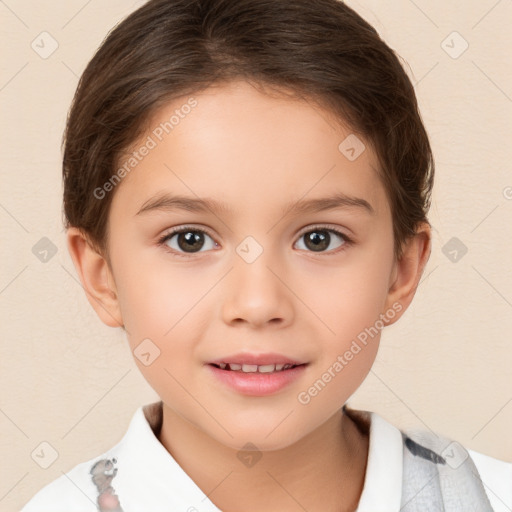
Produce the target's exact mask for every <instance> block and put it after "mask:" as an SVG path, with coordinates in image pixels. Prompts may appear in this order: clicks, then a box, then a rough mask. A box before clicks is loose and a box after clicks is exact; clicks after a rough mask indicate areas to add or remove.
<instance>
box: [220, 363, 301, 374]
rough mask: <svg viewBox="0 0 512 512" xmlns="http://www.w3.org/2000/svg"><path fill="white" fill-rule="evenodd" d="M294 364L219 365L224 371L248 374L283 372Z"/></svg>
mask: <svg viewBox="0 0 512 512" xmlns="http://www.w3.org/2000/svg"><path fill="white" fill-rule="evenodd" d="M292 366H294V365H292V364H264V365H257V364H236V363H219V367H220V368H222V369H223V370H225V369H228V370H235V371H236V370H241V371H242V372H246V373H254V372H259V373H270V372H274V371H278V372H279V371H281V370H287V369H288V368H291V367H292Z"/></svg>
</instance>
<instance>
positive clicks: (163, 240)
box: [157, 225, 353, 258]
mask: <svg viewBox="0 0 512 512" xmlns="http://www.w3.org/2000/svg"><path fill="white" fill-rule="evenodd" d="M315 230H318V231H329V232H331V233H335V234H336V235H338V236H339V237H340V238H341V239H342V240H343V241H344V243H343V245H341V247H338V248H337V249H334V250H332V251H320V252H319V253H318V254H329V255H332V254H338V253H339V252H341V251H343V250H345V248H346V247H347V246H348V245H350V244H352V243H353V240H352V239H351V238H349V237H348V236H347V235H346V234H345V233H342V232H341V231H339V230H338V229H336V228H333V227H329V226H322V225H318V226H311V227H308V229H306V230H304V231H302V232H301V233H300V234H299V236H298V239H300V238H301V237H303V236H304V235H305V234H306V233H310V232H311V231H315ZM188 231H192V232H196V233H204V234H205V235H208V236H209V237H210V238H212V240H214V237H213V235H212V234H211V233H210V232H209V231H207V230H205V229H201V228H197V227H194V226H182V227H179V228H175V229H173V230H172V231H169V232H168V233H166V234H165V235H163V236H162V237H160V238H159V239H158V241H157V244H158V246H161V247H162V248H163V249H164V250H165V251H167V252H169V253H171V254H174V255H177V256H179V257H182V258H191V257H193V256H194V255H195V254H199V253H189V254H187V253H182V252H178V251H175V250H174V249H171V248H170V247H169V246H168V245H167V244H166V242H167V241H168V240H170V239H171V238H172V237H173V236H174V235H176V234H179V233H187V232H188ZM215 243H217V242H215ZM307 252H311V253H313V254H315V252H314V251H307Z"/></svg>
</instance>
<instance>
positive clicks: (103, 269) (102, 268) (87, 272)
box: [67, 227, 123, 327]
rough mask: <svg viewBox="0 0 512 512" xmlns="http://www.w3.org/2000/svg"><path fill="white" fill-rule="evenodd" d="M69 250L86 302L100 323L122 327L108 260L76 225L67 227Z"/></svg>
mask: <svg viewBox="0 0 512 512" xmlns="http://www.w3.org/2000/svg"><path fill="white" fill-rule="evenodd" d="M67 243H68V250H69V253H70V255H71V258H72V260H73V263H74V265H75V268H76V271H77V273H78V277H79V278H80V282H81V283H82V287H83V289H84V291H85V294H86V296H87V299H88V300H89V303H90V304H91V306H92V307H93V308H94V310H95V311H96V313H97V315H98V316H99V317H100V319H101V320H102V322H103V323H104V324H106V325H108V326H110V327H123V319H122V317H121V310H120V308H119V301H118V298H117V290H116V286H115V282H114V277H113V274H112V271H111V269H110V265H109V263H108V261H107V260H106V259H105V257H104V256H102V255H101V254H100V253H99V252H98V251H97V250H96V249H95V248H93V247H92V245H91V244H90V242H89V240H88V238H87V237H86V235H85V234H84V233H83V232H82V231H81V230H80V229H78V228H74V227H71V228H68V230H67Z"/></svg>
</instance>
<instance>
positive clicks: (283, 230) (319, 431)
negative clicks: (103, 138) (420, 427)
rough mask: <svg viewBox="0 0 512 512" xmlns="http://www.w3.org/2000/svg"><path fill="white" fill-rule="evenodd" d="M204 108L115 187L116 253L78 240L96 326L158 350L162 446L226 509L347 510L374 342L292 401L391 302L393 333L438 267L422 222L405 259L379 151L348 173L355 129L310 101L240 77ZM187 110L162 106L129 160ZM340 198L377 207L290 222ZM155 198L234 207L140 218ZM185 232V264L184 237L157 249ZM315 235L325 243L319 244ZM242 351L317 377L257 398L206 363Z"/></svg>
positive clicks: (355, 493)
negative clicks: (431, 262)
mask: <svg viewBox="0 0 512 512" xmlns="http://www.w3.org/2000/svg"><path fill="white" fill-rule="evenodd" d="M194 98H195V100H196V101H197V106H196V107H195V108H194V109H192V110H191V111H190V113H188V114H187V115H186V116H184V117H183V119H180V122H179V124H177V125H176V126H175V127H174V128H173V130H172V131H170V133H169V134H166V135H165V136H164V137H163V138H162V140H161V141H158V140H157V139H155V140H156V141H157V142H158V143H157V145H156V147H154V148H153V149H151V150H150V151H149V152H148V154H147V155H146V156H145V157H144V158H143V159H142V161H141V162H140V163H138V165H137V166H136V167H135V168H134V169H133V170H132V171H131V172H130V173H129V174H128V175H127V176H126V177H124V178H123V180H122V182H121V183H120V184H119V185H118V186H117V188H116V189H115V191H114V197H113V202H112V205H111V210H110V214H109V224H108V236H109V243H108V254H105V255H102V254H99V253H98V252H96V251H95V250H94V249H93V247H92V244H89V243H88V242H87V237H86V236H84V235H83V234H82V233H81V232H80V231H79V230H78V229H76V228H69V230H68V247H69V250H70V254H71V256H72V258H73V261H74V264H75V266H76V269H77V271H78V274H79V277H80V279H81V282H82V284H83V286H84V288H85V290H86V292H87V297H88V299H89V302H90V303H91V305H92V307H93V308H94V309H95V311H96V313H97V314H98V316H99V317H100V319H101V320H102V321H103V322H104V323H105V324H107V325H109V326H112V327H119V326H124V329H125V330H126V334H127V338H128V341H129V344H130V348H131V350H132V351H133V350H135V349H136V348H137V346H138V345H139V344H140V343H141V342H142V341H143V340H145V339H148V338H149V339H150V340H151V342H152V343H154V344H155V345H156V346H157V347H158V348H159V350H160V356H159V357H158V358H157V359H155V360H154V362H152V364H150V365H148V366H145V365H144V364H142V363H141V362H140V361H139V360H138V359H137V358H135V359H134V360H135V363H136V364H137V366H138V367H139V369H140V371H141V372H142V374H143V375H144V377H145V378H146V380H147V381H148V383H149V384H150V385H151V386H152V387H153V389H155V391H156V392H157V393H158V395H159V396H160V397H161V399H162V400H163V404H164V405H163V407H164V409H163V412H164V415H163V426H162V431H161V433H160V435H159V439H160V441H161V443H162V444H163V446H164V447H165V448H166V449H167V450H168V451H169V452H170V453H171V454H172V456H173V457H174V458H175V459H176V460H177V462H178V463H179V464H180V465H181V466H182V468H183V469H184V470H185V471H186V472H187V473H188V475H189V476H190V477H191V478H192V479H193V480H194V481H195V482H196V484H197V485H198V486H199V487H200V488H201V489H202V491H203V492H204V493H205V494H207V495H208V497H209V499H210V500H211V501H212V502H213V503H215V505H216V506H217V507H218V508H220V509H221V510H223V511H224V512H261V511H262V510H265V511H266V512H272V511H276V512H277V511H279V512H283V511H285V512H288V511H289V512H295V511H303V510H304V509H306V510H308V511H309V512H315V511H320V510H321V511H322V512H326V511H332V512H334V511H336V512H340V511H354V510H355V509H356V507H357V504H358V502H359V498H360V495H361V492H362V489H363V484H364V477H365V470H366V462H367V458H368V438H367V437H366V436H364V435H362V434H361V433H360V432H359V431H358V429H357V428H356V426H355V424H354V423H353V422H352V420H351V419H350V418H348V417H347V416H345V415H344V414H343V413H342V411H341V407H342V405H343V404H344V403H345V402H346V401H347V400H348V398H349V397H350V396H351V395H352V394H353V393H354V392H355V391H356V390H357V388H358V387H359V386H360V385H361V383H362V382H363V381H364V379H365V378H366V376H367V374H368V372H369V371H370V369H371V367H372V365H373V362H374V360H375V357H376V355H377V350H378V345H379V341H380V333H379V335H377V336H374V337H373V338H370V339H369V342H368V343H367V345H366V346H365V347H364V348H363V349H362V350H361V351H360V352H359V353H358V354H357V355H355V356H354V358H353V359H352V360H351V361H350V362H349V363H348V364H347V365H346V366H345V367H344V368H343V370H342V371H340V372H339V373H337V374H336V376H335V377H334V378H333V379H332V380H331V381H330V382H329V383H328V384H327V385H326V386H325V388H324V389H322V391H321V392H320V393H318V394H317V395H316V396H315V397H312V398H311V400H310V401H309V403H307V404H303V403H300V402H299V400H298V395H299V393H300V392H303V391H305V390H308V388H310V386H311V385H312V384H313V383H314V382H315V381H317V380H318V379H320V378H321V376H322V374H323V373H324V372H325V371H326V369H327V368H329V367H331V366H332V365H333V363H334V362H335V361H336V360H337V357H338V355H342V354H344V353H345V351H346V350H347V349H348V348H349V347H350V346H351V343H352V342H353V340H355V339H356V337H357V335H358V334H359V333H361V332H362V331H364V329H365V328H368V327H370V326H374V325H375V324H376V321H377V320H378V319H379V318H381V316H380V315H381V314H386V312H388V311H390V310H391V309H393V305H395V308H394V310H395V314H394V315H393V316H394V317H393V318H392V319H390V320H389V321H386V324H390V323H393V322H395V321H396V320H397V319H398V318H399V317H400V316H401V315H402V314H403V312H404V311H405V310H406V309H407V307H408V306H409V304H410V302H411V300H412V298H413V296H414V294H415V291H416V288H417V286H418V283H419V279H420V277H421V274H422V272H423V270H424V267H425V265H426V262H427V260H428V257H429V254H430V240H431V234H430V230H429V226H428V225H426V224H425V225H421V226H420V227H419V229H418V232H417V234H416V236H415V237H413V238H411V239H409V240H408V241H407V242H406V244H405V245H404V248H403V256H402V257H401V258H400V259H399V260H396V259H395V257H394V251H393V249H394V240H393V228H392V217H391V210H390V205H389V201H388V199H387V196H386V192H385V189H384V187H383V185H382V183H381V181H380V179H379V177H378V175H377V171H376V169H378V162H377V157H376V155H375V153H374V152H373V151H372V149H371V147H370V144H369V143H367V142H365V145H366V149H365V151H363V153H362V154H361V155H360V156H359V157H358V158H357V159H356V160H354V161H350V160H349V159H348V158H347V157H346V156H345V155H344V154H343V153H342V152H341V151H340V150H339V149H338V146H339V144H340V143H341V142H342V141H343V140H344V139H345V138H346V137H347V136H348V135H350V134H351V133H352V131H351V130H350V128H349V127H347V126H346V125H345V124H342V123H340V122H336V121H335V119H334V118H333V117H332V115H330V113H329V112H328V111H326V110H324V109H322V108H321V107H320V106H318V105H316V104H314V103H313V102H312V101H306V100H303V99H294V98H291V97H289V96H288V97H286V96H284V95H278V94H277V93H276V92H275V91H273V92H270V91H263V90H262V89H261V88H258V87H255V86H254V85H251V84H249V83H248V82H246V81H242V80H237V81H233V82H230V83H225V84H219V85H216V86H215V87H210V88H208V89H206V90H204V91H202V92H201V93H199V94H196V95H194ZM187 100H189V98H180V99H179V100H175V101H173V102H172V103H170V104H168V105H166V106H165V107H164V108H162V109H161V110H159V111H158V112H157V113H156V115H155V116H153V118H152V119H151V123H150V129H149V131H148V132H147V133H145V134H144V135H143V136H142V137H141V138H140V140H138V141H137V142H136V143H135V144H134V145H133V148H131V150H135V149H136V148H139V147H140V146H141V144H142V143H143V142H144V141H145V140H147V137H148V135H151V134H152V131H153V129H154V128H156V127H158V126H159V124H160V123H162V122H164V121H166V120H169V118H170V117H171V115H172V114H173V112H174V111H175V110H176V109H177V108H180V106H181V105H183V104H185V103H186V102H187ZM153 138H154V137H153ZM359 138H360V139H361V140H363V141H364V139H363V138H362V137H359ZM120 164H121V161H120ZM334 193H339V194H344V195H345V196H348V197H350V198H352V199H353V198H357V199H358V200H359V203H361V201H360V200H364V201H366V202H367V203H368V204H369V205H370V207H371V210H372V211H370V209H368V208H367V207H365V206H362V205H361V204H350V203H349V204H347V202H346V201H345V202H344V203H343V204H342V206H340V207H339V208H336V209H328V210H324V211H318V212H291V211H290V205H294V204H296V203H297V202H298V201H307V200H311V199H317V198H323V197H327V196H331V195H332V194H334ZM162 194H172V195H182V196H187V197H190V198H195V199H198V198H208V199H211V200H215V201H218V202H222V203H223V204H224V206H225V208H224V209H220V210H210V209H207V210H206V211H204V212H196V211H190V210H188V211H187V210H182V209H171V208H166V207H165V205H162V204H160V207H155V208H150V209H146V210H145V211H143V212H140V213H139V211H140V210H141V209H143V207H144V206H146V207H147V206H148V205H150V204H151V203H153V205H154V199H155V198H160V197H161V196H162ZM180 227H184V228H188V231H189V232H190V231H192V236H193V235H194V234H195V235H196V238H195V240H196V241H197V243H196V244H195V245H193V246H192V251H191V249H190V248H191V246H190V245H187V242H186V241H185V240H184V239H183V237H180V235H178V234H176V235H174V236H172V235H171V236H170V237H168V239H167V240H166V241H165V242H164V243H159V240H160V239H162V237H164V236H165V235H167V234H169V233H170V231H171V228H180ZM194 229H202V230H205V231H207V234H204V235H201V233H197V232H195V231H194ZM330 229H336V230H338V231H340V232H341V233H342V236H340V235H336V234H335V233H334V232H332V231H329V230H330ZM312 231H313V232H316V233H318V235H317V237H318V236H323V237H324V238H323V240H324V241H325V244H324V245H322V244H320V247H319V246H318V245H313V244H311V243H308V240H309V238H308V236H311V232H312ZM308 233H309V235H308V236H306V234H308ZM188 236H189V237H190V236H191V235H188ZM246 237H252V239H253V240H254V241H255V242H256V245H253V246H251V247H253V248H252V249H251V250H255V249H254V247H260V248H261V250H262V253H261V254H260V255H259V256H258V257H257V258H256V259H255V260H254V261H253V262H251V263H248V262H247V261H246V260H245V259H244V258H242V257H241V256H240V254H239V252H237V247H239V246H240V244H241V242H243V241H244V239H246ZM329 237H330V239H329ZM346 237H348V238H346ZM192 240H194V239H192ZM317 240H318V238H317ZM348 240H350V241H348ZM253 243H254V242H253ZM252 254H254V253H252ZM397 304H398V305H399V306H400V309H401V311H400V312H396V309H397V308H396V305H397ZM388 316H389V315H388ZM239 352H248V353H256V354H260V353H267V352H277V353H280V354H283V355H286V356H288V357H290V358H295V359H298V360H300V361H303V362H307V363H309V364H308V366H307V367H306V369H305V371H304V372H303V374H302V376H301V377H300V379H298V380H296V381H295V382H293V383H292V384H291V385H289V386H288V387H286V388H284V389H283V390H281V391H280V392H278V393H275V394H273V395H270V396H264V397H261V396H256V397H255V396H247V395H243V394H240V393H237V392H235V391H233V390H232V389H230V388H228V387H226V386H225V385H224V384H223V383H221V382H219V381H218V380H217V379H215V378H214V377H213V376H212V375H211V372H210V371H209V370H210V368H208V366H207V363H208V362H209V361H212V360H214V359H218V358H222V357H225V356H228V355H231V354H235V353H239ZM248 442H250V443H252V444H254V445H255V446H256V447H257V448H258V450H259V452H261V454H262V457H261V458H260V460H259V461H258V462H257V463H256V464H255V465H253V466H252V467H247V466H246V465H244V464H243V463H242V462H241V461H240V459H239V458H238V457H237V454H238V452H239V450H240V449H242V448H243V447H244V446H245V445H246V444H247V443H248ZM169 485H170V486H172V485H173V482H169Z"/></svg>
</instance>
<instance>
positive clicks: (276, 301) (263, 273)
mask: <svg viewBox="0 0 512 512" xmlns="http://www.w3.org/2000/svg"><path fill="white" fill-rule="evenodd" d="M225 286H226V289H225V293H224V296H223V304H222V317H223V320H224V322H225V323H226V324H229V325H232V326H235V325H237V324H239V325H246V326H248V327H251V328H262V327H264V326H266V325H267V324H268V325H274V326H275V327H278V328H283V327H285V326H286V325H289V324H290V323H291V322H292V321H293V315H294V307H293V301H292V298H293V293H292V291H291V290H290V288H292V287H291V286H290V284H289V283H288V282H287V276H286V274H285V273H284V272H283V269H282V266H280V265H278V264H277V260H276V258H275V257H272V255H270V254H269V253H267V251H263V253H262V254H261V255H260V256H259V257H258V258H257V259H256V260H255V261H253V262H252V263H249V262H247V261H245V260H244V259H243V258H240V257H238V256H236V258H235V261H234V268H233V269H232V271H231V272H230V273H229V275H228V276H227V277H226V285H225Z"/></svg>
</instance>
